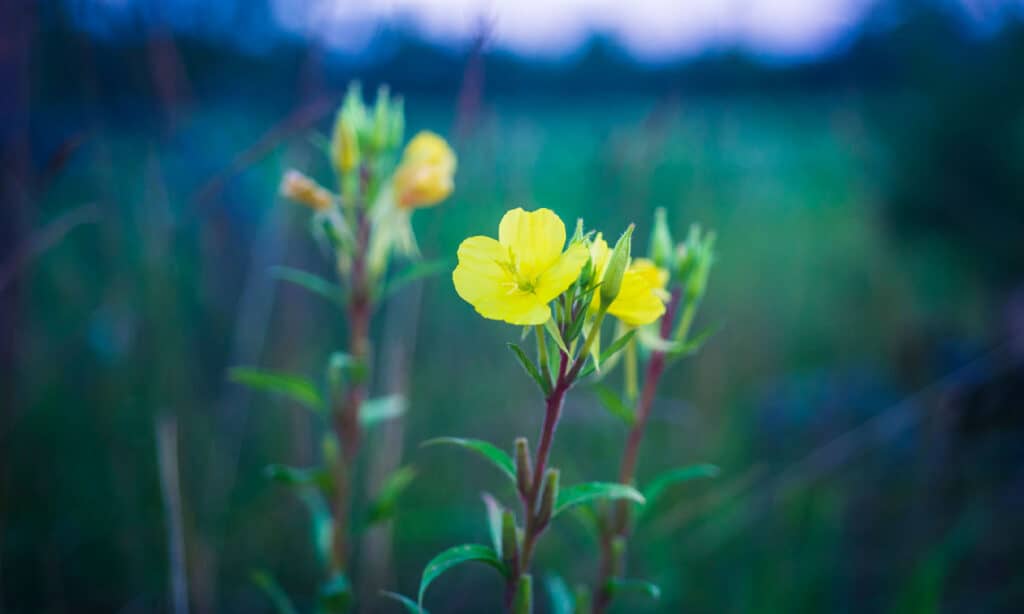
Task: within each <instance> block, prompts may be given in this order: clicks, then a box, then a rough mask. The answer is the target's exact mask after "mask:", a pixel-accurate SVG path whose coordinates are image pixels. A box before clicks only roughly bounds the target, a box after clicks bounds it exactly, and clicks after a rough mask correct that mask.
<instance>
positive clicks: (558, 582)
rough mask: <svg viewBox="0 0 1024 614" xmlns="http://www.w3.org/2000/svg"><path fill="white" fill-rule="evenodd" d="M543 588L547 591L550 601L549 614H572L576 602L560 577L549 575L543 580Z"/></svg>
mask: <svg viewBox="0 0 1024 614" xmlns="http://www.w3.org/2000/svg"><path fill="white" fill-rule="evenodd" d="M544 586H545V587H546V588H547V590H548V599H549V600H550V601H551V614H573V611H574V610H575V609H576V600H575V599H574V598H573V596H572V592H571V591H570V590H569V585H567V584H566V583H565V580H563V579H562V576H559V575H557V574H549V575H548V576H547V577H545V578H544Z"/></svg>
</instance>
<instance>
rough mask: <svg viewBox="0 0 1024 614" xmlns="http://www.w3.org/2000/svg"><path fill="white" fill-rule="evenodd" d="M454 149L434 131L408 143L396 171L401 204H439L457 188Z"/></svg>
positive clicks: (397, 196)
mask: <svg viewBox="0 0 1024 614" xmlns="http://www.w3.org/2000/svg"><path fill="white" fill-rule="evenodd" d="M455 167H456V159H455V152H453V151H452V148H451V147H449V146H448V143H447V142H445V140H444V139H443V138H441V137H440V136H438V135H436V134H434V133H433V132H420V133H419V134H417V135H416V136H415V137H413V139H412V140H411V141H409V144H408V145H406V146H405V151H404V152H403V154H402V163H401V164H399V165H398V169H397V170H395V175H394V186H395V195H396V200H397V202H398V205H399V206H400V207H403V208H406V209H411V208H415V207H428V206H431V205H436V204H437V203H439V202H441V201H442V200H444V199H445V198H448V195H449V194H451V193H452V190H453V189H454V187H455V183H454V181H453V175H454V174H455Z"/></svg>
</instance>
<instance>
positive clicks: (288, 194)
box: [279, 169, 334, 211]
mask: <svg viewBox="0 0 1024 614" xmlns="http://www.w3.org/2000/svg"><path fill="white" fill-rule="evenodd" d="M279 189H280V192H281V196H284V197H285V198H289V199H291V200H294V201H295V202H297V203H301V204H303V205H306V206H307V207H310V208H311V209H313V210H314V211H327V210H328V209H330V208H331V204H332V203H333V202H334V197H333V196H331V193H330V192H328V191H327V189H326V188H324V187H323V186H321V185H320V184H319V183H317V182H316V181H313V180H312V179H310V178H309V177H307V176H305V175H303V174H302V173H300V172H299V171H297V170H294V169H292V170H289V171H288V172H287V173H285V174H284V178H283V179H281V187H280V188H279Z"/></svg>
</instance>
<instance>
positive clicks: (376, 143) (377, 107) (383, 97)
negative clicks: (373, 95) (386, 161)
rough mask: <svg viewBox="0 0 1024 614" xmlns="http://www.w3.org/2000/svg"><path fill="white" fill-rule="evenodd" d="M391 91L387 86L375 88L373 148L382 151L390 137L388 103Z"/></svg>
mask: <svg viewBox="0 0 1024 614" xmlns="http://www.w3.org/2000/svg"><path fill="white" fill-rule="evenodd" d="M390 99H391V91H390V90H389V89H388V86H386V85H381V86H380V87H379V88H377V101H376V103H375V104H374V108H373V148H374V150H376V151H382V150H384V149H386V148H387V145H388V142H389V141H390V137H391V113H390V110H389V106H388V102H389V101H390Z"/></svg>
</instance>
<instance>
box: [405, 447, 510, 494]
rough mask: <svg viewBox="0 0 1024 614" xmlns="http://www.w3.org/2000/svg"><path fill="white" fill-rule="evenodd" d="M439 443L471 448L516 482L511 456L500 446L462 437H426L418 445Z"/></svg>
mask: <svg viewBox="0 0 1024 614" xmlns="http://www.w3.org/2000/svg"><path fill="white" fill-rule="evenodd" d="M439 444H450V445H456V446H461V447H463V448H466V449H468V450H472V451H473V452H476V453H477V454H479V455H481V456H483V457H484V458H486V459H487V460H489V461H491V463H493V464H494V466H496V467H497V468H498V469H500V470H501V471H502V473H504V474H505V475H506V476H508V479H510V480H512V483H513V484H515V482H516V466H515V462H513V460H512V457H511V456H509V455H508V453H507V452H505V451H504V450H502V449H501V448H499V447H497V446H495V445H494V444H491V443H488V442H486V441H481V440H479V439H465V438H462V437H436V438H434V439H428V440H427V441H424V442H423V443H421V444H420V447H426V446H436V445H439Z"/></svg>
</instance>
